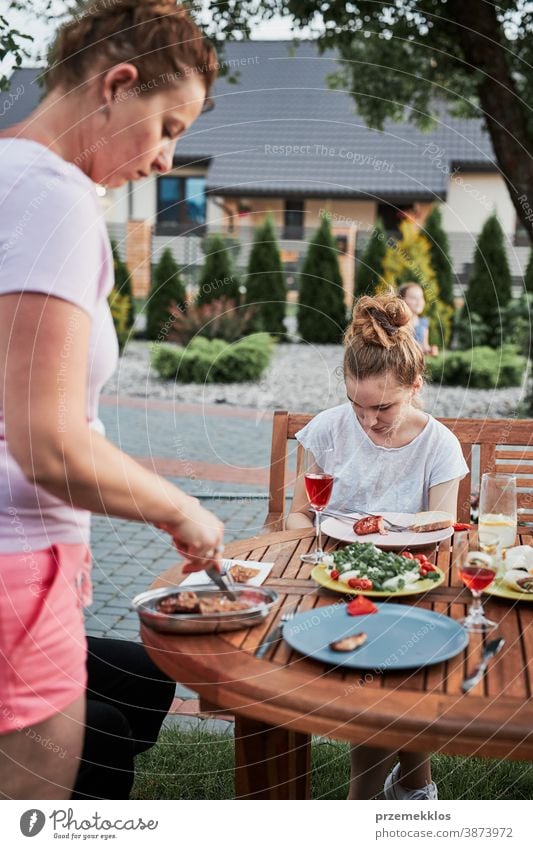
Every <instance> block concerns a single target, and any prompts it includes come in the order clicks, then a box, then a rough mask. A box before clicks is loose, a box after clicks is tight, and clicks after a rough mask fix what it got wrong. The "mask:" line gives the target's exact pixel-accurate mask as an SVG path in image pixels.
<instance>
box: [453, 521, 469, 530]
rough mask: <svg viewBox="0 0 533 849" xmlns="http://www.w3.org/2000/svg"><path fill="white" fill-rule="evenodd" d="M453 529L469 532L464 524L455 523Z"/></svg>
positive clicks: (467, 526)
mask: <svg viewBox="0 0 533 849" xmlns="http://www.w3.org/2000/svg"><path fill="white" fill-rule="evenodd" d="M453 529H454V531H469V530H470V525H467V523H466V522H456V523H455V525H454V526H453Z"/></svg>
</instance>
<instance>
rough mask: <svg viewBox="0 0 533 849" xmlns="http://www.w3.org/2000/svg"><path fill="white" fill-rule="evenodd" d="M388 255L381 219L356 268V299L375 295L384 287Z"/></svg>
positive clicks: (377, 222)
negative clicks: (385, 263) (384, 266)
mask: <svg viewBox="0 0 533 849" xmlns="http://www.w3.org/2000/svg"><path fill="white" fill-rule="evenodd" d="M386 253H387V234H386V233H385V230H384V228H383V224H382V223H381V221H380V219H379V218H378V220H377V221H376V226H375V227H374V229H373V230H372V233H371V234H370V238H369V240H368V242H367V243H366V245H365V249H364V251H363V254H362V256H361V258H360V260H359V261H358V262H357V264H356V268H355V297H356V298H360V297H361V295H373V294H374V293H375V292H376V290H377V289H378V288H379V287H380V286H382V285H383V261H384V259H385V254H386Z"/></svg>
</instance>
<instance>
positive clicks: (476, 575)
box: [453, 531, 498, 634]
mask: <svg viewBox="0 0 533 849" xmlns="http://www.w3.org/2000/svg"><path fill="white" fill-rule="evenodd" d="M453 559H454V563H455V565H456V567H457V571H458V572H459V577H460V578H461V580H462V582H463V584H464V585H465V586H466V587H468V589H469V590H470V592H471V593H472V596H473V600H472V604H471V606H470V608H469V610H468V615H467V616H466V618H465V619H461V620H459V621H460V623H461V625H462V626H463V628H465V629H466V630H467V631H470V632H471V633H475V634H483V633H485V632H486V631H491V630H492V629H493V628H496V625H497V623H496V622H492V621H491V620H490V619H487V617H486V616H485V611H484V610H483V605H482V603H481V593H482V591H483V590H484V589H486V588H487V587H488V586H490V584H492V582H493V581H494V579H495V578H496V575H497V572H498V566H497V564H496V563H495V562H494V559H493V557H492V556H491V555H490V554H487V553H486V551H470V550H469V545H468V532H467V531H462V532H459V533H456V534H454V538H453Z"/></svg>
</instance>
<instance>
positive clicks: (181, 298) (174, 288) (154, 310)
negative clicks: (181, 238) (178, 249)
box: [146, 248, 186, 341]
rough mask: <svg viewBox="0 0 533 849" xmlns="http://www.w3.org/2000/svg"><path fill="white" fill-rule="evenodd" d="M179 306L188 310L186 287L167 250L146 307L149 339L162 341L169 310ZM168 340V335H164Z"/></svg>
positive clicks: (174, 261)
mask: <svg viewBox="0 0 533 849" xmlns="http://www.w3.org/2000/svg"><path fill="white" fill-rule="evenodd" d="M172 304H177V305H178V306H179V307H180V308H181V309H182V310H185V309H186V293H185V286H184V284H183V281H182V279H181V275H180V271H179V267H178V264H177V262H176V260H175V259H174V257H173V255H172V251H171V250H170V248H165V250H164V251H163V253H162V254H161V258H160V260H159V262H158V263H157V265H156V268H155V271H154V277H153V282H152V289H151V292H150V297H149V299H148V303H147V305H146V336H147V338H148V339H154V340H158V341H165V340H164V338H163V339H161V338H160V337H161V334H162V333H163V334H164V328H165V326H167V322H168V321H169V318H170V313H169V309H170V307H171V305H172ZM164 336H165V338H166V334H164Z"/></svg>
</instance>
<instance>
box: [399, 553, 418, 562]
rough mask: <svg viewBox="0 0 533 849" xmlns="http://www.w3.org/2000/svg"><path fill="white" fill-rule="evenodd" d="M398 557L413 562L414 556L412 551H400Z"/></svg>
mask: <svg viewBox="0 0 533 849" xmlns="http://www.w3.org/2000/svg"><path fill="white" fill-rule="evenodd" d="M400 556H401V557H405V558H407V560H414V559H415V555H414V554H413V552H412V551H402V553H401V555H400Z"/></svg>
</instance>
